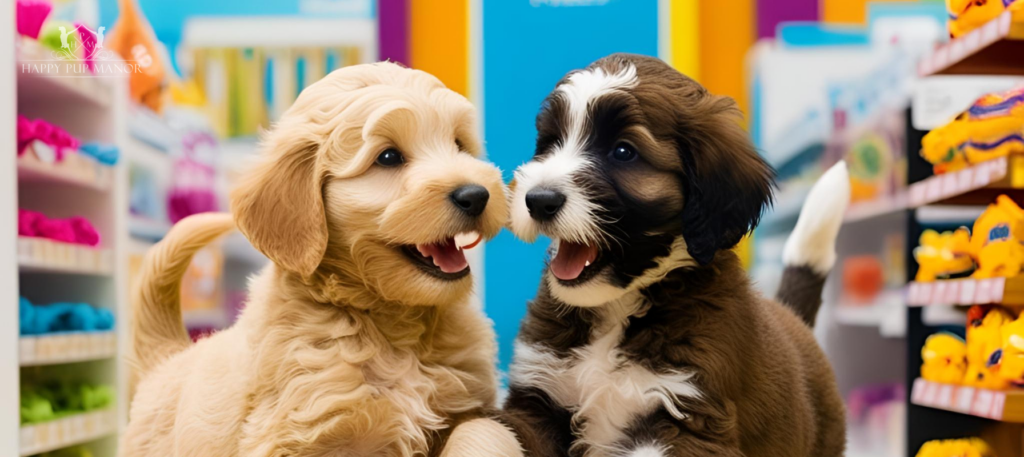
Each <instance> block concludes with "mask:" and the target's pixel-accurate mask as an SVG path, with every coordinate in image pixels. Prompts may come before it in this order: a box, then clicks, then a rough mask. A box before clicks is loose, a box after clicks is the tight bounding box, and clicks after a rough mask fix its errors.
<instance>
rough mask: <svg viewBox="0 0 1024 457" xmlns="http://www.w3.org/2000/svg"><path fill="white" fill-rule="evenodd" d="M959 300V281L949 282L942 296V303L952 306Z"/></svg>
mask: <svg viewBox="0 0 1024 457" xmlns="http://www.w3.org/2000/svg"><path fill="white" fill-rule="evenodd" d="M958 298H960V281H950V282H949V283H947V285H946V293H945V294H943V295H942V303H943V304H947V305H954V304H956V302H957V299H958Z"/></svg>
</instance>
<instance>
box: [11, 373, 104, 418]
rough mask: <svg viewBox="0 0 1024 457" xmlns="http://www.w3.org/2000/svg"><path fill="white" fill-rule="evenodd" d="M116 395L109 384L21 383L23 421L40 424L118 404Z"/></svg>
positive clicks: (66, 382)
mask: <svg viewBox="0 0 1024 457" xmlns="http://www.w3.org/2000/svg"><path fill="white" fill-rule="evenodd" d="M115 397H116V394H115V392H114V389H113V388H112V387H110V386H107V385H93V384H86V383H77V382H68V381H54V382H49V383H46V384H42V385H28V384H26V385H22V386H21V423H22V424H38V423H40V422H47V421H51V420H55V419H60V418H62V417H66V416H70V415H73V414H79V413H84V412H89V411H96V410H100V409H103V408H106V407H108V406H111V405H113V404H114V398H115Z"/></svg>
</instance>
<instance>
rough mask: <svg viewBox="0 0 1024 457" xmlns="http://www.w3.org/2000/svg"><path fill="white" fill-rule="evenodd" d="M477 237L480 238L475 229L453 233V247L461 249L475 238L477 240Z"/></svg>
mask: <svg viewBox="0 0 1024 457" xmlns="http://www.w3.org/2000/svg"><path fill="white" fill-rule="evenodd" d="M479 239H480V234H479V233H477V232H476V231H472V232H462V233H459V234H457V235H455V238H454V241H455V247H457V248H459V250H460V251H461V250H462V248H463V247H465V246H469V245H471V244H473V243H475V242H476V240H479Z"/></svg>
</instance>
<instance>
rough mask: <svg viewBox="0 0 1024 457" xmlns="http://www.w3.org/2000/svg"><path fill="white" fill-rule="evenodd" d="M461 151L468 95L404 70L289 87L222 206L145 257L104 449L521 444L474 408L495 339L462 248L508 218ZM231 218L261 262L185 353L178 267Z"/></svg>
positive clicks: (240, 452) (300, 452)
mask: <svg viewBox="0 0 1024 457" xmlns="http://www.w3.org/2000/svg"><path fill="white" fill-rule="evenodd" d="M480 153H481V144H480V139H479V138H478V136H477V124H476V120H475V111H474V109H473V107H472V105H471V104H470V103H469V102H468V101H466V99H465V98H463V97H461V96H459V95H458V94H456V93H454V92H452V91H450V90H448V89H446V88H445V87H444V86H443V85H442V84H441V82H440V81H438V80H437V79H436V78H434V77H432V76H430V75H428V74H426V73H423V72H421V71H415V70H410V69H405V68H402V67H400V66H398V65H395V64H391V63H378V64H372V65H359V66H354V67H348V68H345V69H341V70H338V71H335V72H333V73H331V74H330V75H328V76H327V77H325V78H324V79H323V80H321V81H319V82H317V83H316V84H313V85H312V86H310V87H309V88H307V89H306V90H305V91H303V92H302V94H301V95H300V96H299V98H298V100H297V101H296V102H295V105H294V106H292V107H291V109H289V110H288V112H287V113H285V115H284V116H283V117H282V119H281V121H280V122H279V123H278V124H277V125H275V126H274V129H273V130H272V131H271V132H270V133H269V134H268V135H267V137H266V138H265V141H264V143H263V145H262V161H261V163H260V164H259V165H258V166H256V167H255V168H254V169H253V170H252V171H251V172H250V173H249V174H248V175H247V176H246V177H245V179H244V180H243V181H242V182H241V184H240V185H239V186H238V188H237V189H235V191H234V192H233V193H232V195H231V200H232V213H233V217H232V215H227V214H206V215H199V216H195V217H192V218H189V219H186V220H184V221H182V222H181V223H179V224H178V225H177V226H175V227H174V229H172V230H171V232H170V233H169V234H168V236H167V238H166V239H165V240H164V241H163V242H161V243H160V244H159V245H157V246H156V247H155V248H154V249H153V250H152V251H151V252H150V253H149V255H148V256H147V257H146V260H145V262H144V265H143V271H142V274H141V277H140V281H139V285H138V286H139V287H138V288H137V289H136V291H135V295H134V296H133V307H134V310H135V319H134V321H133V324H134V327H133V332H134V362H135V364H136V368H137V370H136V375H137V377H138V378H139V381H138V389H137V393H136V395H135V397H134V400H133V402H132V405H131V417H130V422H129V425H128V428H127V430H126V432H125V434H124V436H123V440H122V443H121V447H120V452H121V455H122V456H125V457H136V456H147V457H152V456H161V457H165V456H216V457H226V456H246V457H256V456H413V455H437V454H442V455H452V456H463V455H464V456H480V455H520V451H519V445H518V444H517V443H516V441H515V439H514V438H511V437H510V436H511V435H510V433H509V432H508V430H507V429H504V428H503V427H502V426H501V425H500V424H498V423H497V422H494V421H492V420H489V419H484V417H485V416H486V414H487V413H488V411H489V410H491V408H492V407H493V406H494V404H495V388H496V382H495V370H494V357H495V344H494V333H493V330H492V329H491V326H490V322H489V321H488V320H487V319H486V318H485V317H484V315H483V313H482V311H481V310H480V309H478V307H475V306H473V305H471V304H470V302H469V299H470V293H471V289H472V278H471V276H470V274H469V273H470V272H469V266H468V264H467V262H466V258H465V256H464V253H463V250H464V249H469V248H472V247H473V246H474V245H475V244H476V243H478V242H480V241H481V239H482V238H488V237H491V236H494V235H495V234H496V233H497V232H498V231H499V230H500V229H501V227H502V225H503V224H504V223H505V221H506V220H507V216H508V215H507V211H508V209H507V203H506V195H505V191H504V188H503V185H502V181H501V173H500V172H499V171H498V170H497V169H496V168H495V167H494V166H492V165H490V164H488V163H485V162H483V161H481V160H480V159H479V158H478V157H479V155H480ZM236 224H237V227H238V228H239V229H240V230H241V231H242V233H243V234H245V236H246V237H247V238H248V239H249V241H250V242H251V243H252V244H253V245H254V246H255V247H256V248H257V249H259V250H260V251H261V252H263V253H264V254H266V255H267V257H269V258H270V259H271V260H272V261H273V264H272V265H270V266H268V267H267V268H266V269H265V270H263V271H262V272H261V273H260V274H259V275H258V276H256V277H254V278H253V279H252V283H251V289H250V296H249V300H248V303H247V306H246V309H245V311H244V312H243V313H242V315H241V317H240V318H239V319H238V322H237V323H236V324H235V325H234V326H233V327H231V328H230V329H227V330H225V331H222V332H220V333H217V334H215V335H213V336H212V337H210V338H207V339H205V340H202V341H200V342H199V343H197V344H191V343H190V342H189V339H188V336H187V334H186V332H185V329H184V327H183V325H182V320H181V310H180V306H179V303H178V301H179V296H178V290H179V287H180V280H181V276H182V274H183V273H184V271H185V269H186V268H187V265H188V262H189V259H190V258H191V256H192V254H193V253H194V252H195V251H196V250H197V249H199V248H201V247H202V246H203V245H205V244H207V243H209V242H210V241H212V240H213V239H214V238H216V237H218V236H220V235H221V234H223V233H225V232H228V231H230V230H232V229H233V228H234V227H235V226H236ZM453 430H454V432H453ZM445 449H447V450H445Z"/></svg>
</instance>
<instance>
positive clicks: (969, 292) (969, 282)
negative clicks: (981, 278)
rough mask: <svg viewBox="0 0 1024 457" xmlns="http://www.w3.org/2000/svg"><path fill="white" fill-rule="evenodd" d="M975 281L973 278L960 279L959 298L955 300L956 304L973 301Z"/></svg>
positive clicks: (968, 303)
mask: <svg viewBox="0 0 1024 457" xmlns="http://www.w3.org/2000/svg"><path fill="white" fill-rule="evenodd" d="M976 284H977V283H976V281H974V280H973V279H964V280H962V281H960V300H959V301H958V302H957V304H958V305H970V304H973V303H974V290H975V288H976Z"/></svg>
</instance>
